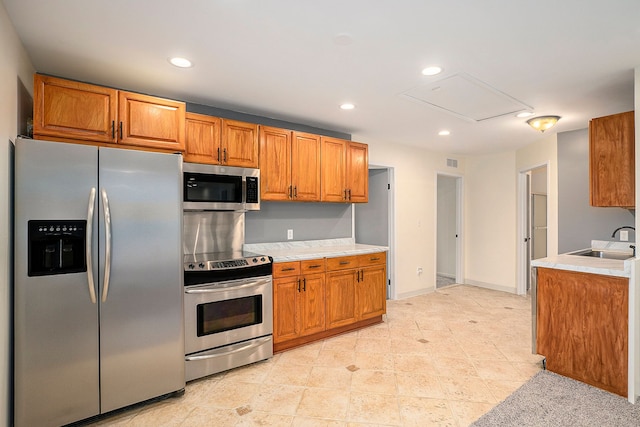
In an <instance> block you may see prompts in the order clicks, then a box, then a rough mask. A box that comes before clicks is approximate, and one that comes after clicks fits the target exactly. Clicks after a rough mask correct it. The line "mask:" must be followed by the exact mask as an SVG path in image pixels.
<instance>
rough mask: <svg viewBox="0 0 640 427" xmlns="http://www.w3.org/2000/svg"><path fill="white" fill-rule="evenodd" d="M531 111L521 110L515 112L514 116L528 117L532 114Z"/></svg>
mask: <svg viewBox="0 0 640 427" xmlns="http://www.w3.org/2000/svg"><path fill="white" fill-rule="evenodd" d="M533 114H534V113H533V112H532V111H521V112H520V113H518V114H516V117H518V118H520V119H522V118H524V117H530V116H533Z"/></svg>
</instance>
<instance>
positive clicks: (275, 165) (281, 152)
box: [260, 126, 320, 202]
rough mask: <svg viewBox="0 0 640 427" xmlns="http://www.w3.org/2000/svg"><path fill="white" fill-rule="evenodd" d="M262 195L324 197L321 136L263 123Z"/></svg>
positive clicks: (299, 198) (280, 198) (304, 198)
mask: <svg viewBox="0 0 640 427" xmlns="http://www.w3.org/2000/svg"><path fill="white" fill-rule="evenodd" d="M260 178H261V181H262V182H261V185H260V198H261V199H262V200H272V201H289V200H291V201H301V202H302V201H304V202H312V201H315V202H318V201H320V136H318V135H313V134H309V133H302V132H294V131H290V130H285V129H279V128H274V127H268V126H261V127H260Z"/></svg>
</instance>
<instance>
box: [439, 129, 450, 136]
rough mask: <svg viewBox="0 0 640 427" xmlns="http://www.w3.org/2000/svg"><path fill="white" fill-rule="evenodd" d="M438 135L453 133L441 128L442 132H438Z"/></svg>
mask: <svg viewBox="0 0 640 427" xmlns="http://www.w3.org/2000/svg"><path fill="white" fill-rule="evenodd" d="M438 135H440V136H447V135H451V132H449V131H448V130H441V131H440V132H438Z"/></svg>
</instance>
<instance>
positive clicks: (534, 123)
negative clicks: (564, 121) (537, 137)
mask: <svg viewBox="0 0 640 427" xmlns="http://www.w3.org/2000/svg"><path fill="white" fill-rule="evenodd" d="M558 120H560V116H539V117H534V118H532V119H529V120H527V123H528V124H529V126H531V127H532V128H534V129H535V130H539V131H540V132H544V131H545V130H547V129H550V128H551V127H553V126H554V125H555V124H556V123H558Z"/></svg>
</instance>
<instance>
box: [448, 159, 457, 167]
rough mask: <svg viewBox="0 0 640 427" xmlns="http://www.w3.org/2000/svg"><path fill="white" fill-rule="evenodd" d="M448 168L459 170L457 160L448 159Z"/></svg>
mask: <svg viewBox="0 0 640 427" xmlns="http://www.w3.org/2000/svg"><path fill="white" fill-rule="evenodd" d="M447 166H448V167H450V168H457V167H458V161H457V160H456V159H447Z"/></svg>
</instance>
